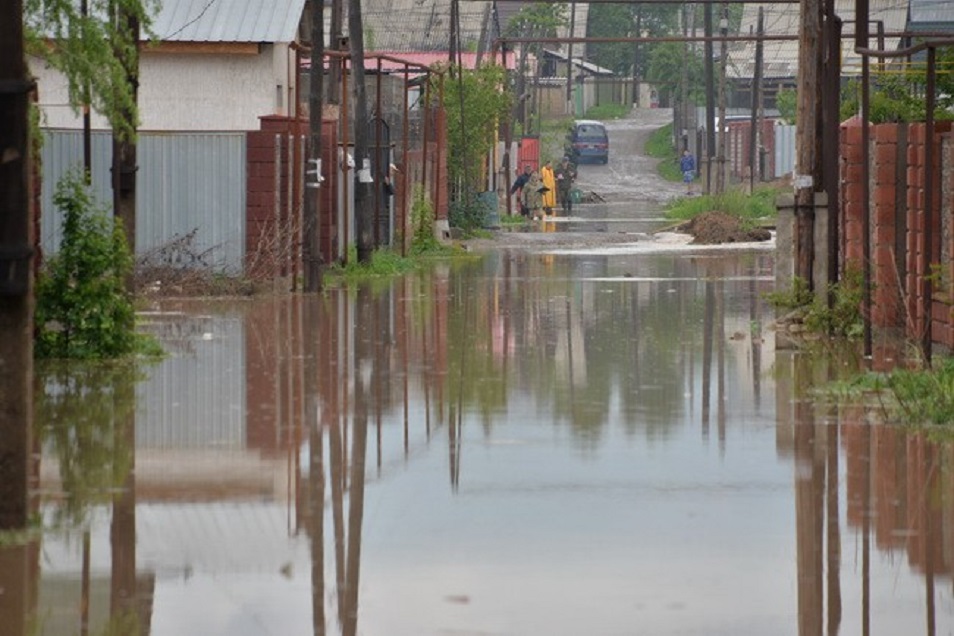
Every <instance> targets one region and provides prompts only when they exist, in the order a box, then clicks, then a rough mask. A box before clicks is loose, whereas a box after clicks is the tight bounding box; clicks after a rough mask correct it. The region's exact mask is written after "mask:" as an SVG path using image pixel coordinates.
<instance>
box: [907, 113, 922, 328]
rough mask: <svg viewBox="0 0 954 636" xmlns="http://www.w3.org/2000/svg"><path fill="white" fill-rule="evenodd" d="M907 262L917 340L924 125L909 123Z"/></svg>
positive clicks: (911, 316) (910, 307) (909, 308)
mask: <svg viewBox="0 0 954 636" xmlns="http://www.w3.org/2000/svg"><path fill="white" fill-rule="evenodd" d="M907 158H908V195H907V201H908V205H907V207H908V210H907V214H908V222H907V227H908V241H907V246H908V262H907V270H908V275H907V284H906V287H907V294H906V298H905V305H906V307H907V316H908V320H909V322H908V328H909V331H908V335H909V336H910V337H912V338H918V337H919V333H920V325H921V324H922V320H923V318H924V311H923V307H924V303H923V298H922V293H921V291H922V290H921V279H922V277H923V276H924V275H925V271H924V124H911V126H910V128H909V134H908V152H907Z"/></svg>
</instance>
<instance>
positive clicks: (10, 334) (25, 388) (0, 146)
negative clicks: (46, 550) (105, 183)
mask: <svg viewBox="0 0 954 636" xmlns="http://www.w3.org/2000/svg"><path fill="white" fill-rule="evenodd" d="M32 90H33V85H32V83H31V82H30V81H29V80H28V79H27V68H26V61H25V60H24V57H23V0H9V1H8V2H4V3H2V4H0V155H2V156H3V160H2V161H0V528H22V527H24V526H25V525H26V522H27V518H28V516H29V515H28V499H27V472H28V471H27V468H28V463H27V458H28V457H29V452H28V451H29V449H30V445H31V444H30V430H31V428H32V424H33V249H32V243H33V241H32V238H33V237H32V232H31V231H30V230H31V227H32V219H31V214H30V211H31V207H30V195H29V192H30V187H29V184H30V178H29V174H30V145H29V133H28V130H29V129H28V125H27V121H28V115H27V113H28V104H29V99H28V95H29V93H30V91H32ZM14 593H16V592H15V591H14ZM14 622H16V619H14Z"/></svg>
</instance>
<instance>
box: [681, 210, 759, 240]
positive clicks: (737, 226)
mask: <svg viewBox="0 0 954 636" xmlns="http://www.w3.org/2000/svg"><path fill="white" fill-rule="evenodd" d="M678 229H679V231H680V232H685V233H686V234H691V235H692V238H693V241H692V242H693V243H696V244H698V245H717V244H719V243H750V242H755V241H767V240H769V239H770V238H772V235H771V234H770V233H769V231H768V230H766V229H763V228H745V227H743V225H742V222H741V220H740V219H739V218H738V217H735V216H732V215H731V214H726V213H725V212H717V211H715V210H713V211H712V212H703V213H702V214H700V215H699V216H697V217H695V218H694V219H691V220H689V221H686V222H685V223H683V224H682V225H680V226H679V228H678Z"/></svg>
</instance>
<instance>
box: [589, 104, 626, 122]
mask: <svg viewBox="0 0 954 636" xmlns="http://www.w3.org/2000/svg"><path fill="white" fill-rule="evenodd" d="M630 110H631V109H630V107H629V106H625V105H623V104H599V105H598V106H593V107H592V108H590V109H589V110H587V111H586V118H587V119H620V118H621V117H625V116H626V115H628V114H629V111H630Z"/></svg>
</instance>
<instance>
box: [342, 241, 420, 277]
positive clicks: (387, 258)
mask: <svg viewBox="0 0 954 636" xmlns="http://www.w3.org/2000/svg"><path fill="white" fill-rule="evenodd" d="M418 267H419V261H418V259H415V258H409V257H406V256H401V255H400V254H398V253H396V252H393V251H391V250H389V249H380V250H375V251H374V252H372V254H371V260H370V261H369V262H367V263H361V262H359V261H358V249H357V248H356V247H354V246H351V247H350V248H348V262H347V263H345V264H341V263H336V264H334V265H332V266H331V267H329V268H328V270H327V272H326V275H327V276H328V277H329V278H333V279H334V278H336V279H341V280H344V281H356V280H364V279H368V278H386V277H392V276H401V275H403V274H408V273H410V272H413V271H414V270H416V269H417V268H418Z"/></svg>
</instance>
